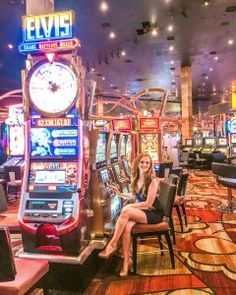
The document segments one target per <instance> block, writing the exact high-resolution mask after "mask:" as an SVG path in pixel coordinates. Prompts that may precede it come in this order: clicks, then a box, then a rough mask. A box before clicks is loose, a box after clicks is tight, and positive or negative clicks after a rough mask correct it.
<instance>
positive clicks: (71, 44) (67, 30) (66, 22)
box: [18, 10, 80, 54]
mask: <svg viewBox="0 0 236 295" xmlns="http://www.w3.org/2000/svg"><path fill="white" fill-rule="evenodd" d="M22 22H23V42H22V43H21V44H20V45H19V46H18V49H19V51H20V52H21V53H23V54H25V53H32V52H40V51H43V52H45V51H58V50H59V51H60V50H70V49H75V48H77V47H79V46H80V44H79V40H78V39H77V38H73V22H74V13H73V11H72V10H70V11H63V12H58V13H52V14H47V15H34V16H23V18H22ZM49 41H50V42H49Z"/></svg>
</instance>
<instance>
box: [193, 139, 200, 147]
mask: <svg viewBox="0 0 236 295" xmlns="http://www.w3.org/2000/svg"><path fill="white" fill-rule="evenodd" d="M194 144H195V146H201V145H202V138H197V139H195V140H194Z"/></svg>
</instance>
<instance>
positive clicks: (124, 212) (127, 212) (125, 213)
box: [121, 207, 133, 217]
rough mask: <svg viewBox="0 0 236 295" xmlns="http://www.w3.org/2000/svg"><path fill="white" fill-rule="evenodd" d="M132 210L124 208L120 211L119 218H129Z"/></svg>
mask: <svg viewBox="0 0 236 295" xmlns="http://www.w3.org/2000/svg"><path fill="white" fill-rule="evenodd" d="M132 210H133V209H132V208H126V207H124V208H123V209H122V211H121V216H122V217H129V216H130V214H131V212H132Z"/></svg>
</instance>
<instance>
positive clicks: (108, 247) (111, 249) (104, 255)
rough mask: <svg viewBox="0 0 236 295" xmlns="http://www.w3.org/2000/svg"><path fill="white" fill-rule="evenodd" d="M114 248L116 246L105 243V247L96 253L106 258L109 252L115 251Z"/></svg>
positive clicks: (109, 254)
mask: <svg viewBox="0 0 236 295" xmlns="http://www.w3.org/2000/svg"><path fill="white" fill-rule="evenodd" d="M116 248H117V247H116V246H115V247H112V246H111V245H107V246H106V248H105V249H104V250H103V251H101V252H100V253H99V254H98V256H99V257H100V258H102V259H108V258H109V257H110V256H111V254H113V253H114V252H115V251H116Z"/></svg>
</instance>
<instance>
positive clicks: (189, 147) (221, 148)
mask: <svg viewBox="0 0 236 295" xmlns="http://www.w3.org/2000/svg"><path fill="white" fill-rule="evenodd" d="M182 151H186V152H189V153H190V154H191V153H194V152H201V153H202V154H205V155H210V154H212V153H213V152H220V153H222V154H223V155H224V156H225V157H227V158H229V157H235V156H236V136H233V135H232V136H231V138H230V142H229V139H228V138H227V137H217V138H216V137H206V138H203V137H199V138H194V139H193V138H187V139H186V140H185V145H183V146H182Z"/></svg>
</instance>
